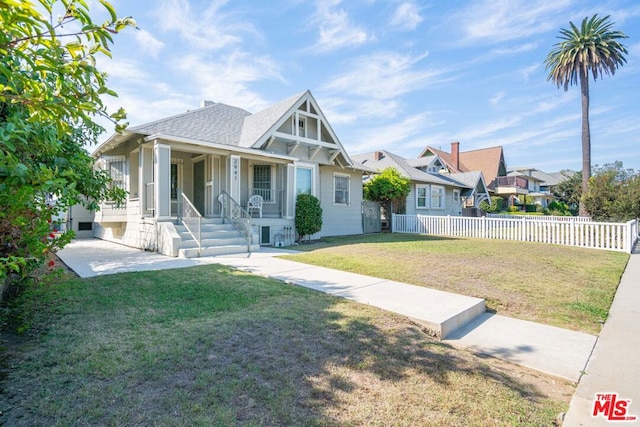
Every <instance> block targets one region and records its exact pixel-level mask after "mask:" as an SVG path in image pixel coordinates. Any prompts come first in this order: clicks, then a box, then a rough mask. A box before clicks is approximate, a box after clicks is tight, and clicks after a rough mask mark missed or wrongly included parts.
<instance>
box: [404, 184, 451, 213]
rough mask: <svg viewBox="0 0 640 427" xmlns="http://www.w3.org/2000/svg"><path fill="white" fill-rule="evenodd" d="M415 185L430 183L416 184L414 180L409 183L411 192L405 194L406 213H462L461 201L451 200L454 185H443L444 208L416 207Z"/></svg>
mask: <svg viewBox="0 0 640 427" xmlns="http://www.w3.org/2000/svg"><path fill="white" fill-rule="evenodd" d="M416 185H428V186H430V184H416V183H415V182H412V183H411V192H410V193H409V195H408V196H407V204H406V210H407V214H408V215H444V216H446V215H451V216H459V215H462V203H460V202H459V203H454V202H453V190H454V187H444V209H423V208H420V209H418V208H417V207H416ZM436 187H438V186H436ZM427 199H428V200H430V197H427Z"/></svg>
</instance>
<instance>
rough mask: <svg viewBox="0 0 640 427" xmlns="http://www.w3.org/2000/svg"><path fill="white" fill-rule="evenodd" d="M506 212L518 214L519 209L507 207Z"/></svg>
mask: <svg viewBox="0 0 640 427" xmlns="http://www.w3.org/2000/svg"><path fill="white" fill-rule="evenodd" d="M507 212H520V208H518V207H517V206H509V207H508V208H507Z"/></svg>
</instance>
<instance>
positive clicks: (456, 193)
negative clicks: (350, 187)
mask: <svg viewBox="0 0 640 427" xmlns="http://www.w3.org/2000/svg"><path fill="white" fill-rule="evenodd" d="M353 159H354V160H355V161H357V162H359V163H360V164H361V165H362V166H363V168H364V167H367V168H369V169H372V170H374V171H377V172H380V171H382V170H384V169H386V168H389V167H391V168H394V169H396V170H397V171H398V172H399V173H400V174H401V175H403V176H405V177H407V178H409V179H410V180H411V192H410V193H409V195H408V196H407V199H406V206H405V211H406V213H407V214H412V215H415V214H420V215H462V213H463V209H464V208H476V207H478V204H479V203H480V202H481V201H482V200H487V199H488V198H489V195H488V191H487V188H486V185H485V183H484V178H483V177H482V172H464V173H449V172H448V170H447V169H446V167H445V164H444V162H442V161H441V160H440V159H439V158H438V156H435V155H434V156H430V157H428V158H426V157H420V158H417V159H405V158H403V157H401V156H398V155H396V154H393V153H390V152H388V151H384V150H382V151H375V152H371V153H365V154H359V155H354V156H353ZM441 172H442V173H441Z"/></svg>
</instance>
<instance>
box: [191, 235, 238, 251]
mask: <svg viewBox="0 0 640 427" xmlns="http://www.w3.org/2000/svg"><path fill="white" fill-rule="evenodd" d="M232 245H238V246H241V245H244V246H245V247H246V246H247V241H246V240H245V238H244V237H239V236H237V235H236V237H226V238H222V239H202V242H201V245H200V246H202V247H203V248H205V247H213V246H232ZM180 247H181V248H185V249H186V248H197V247H198V243H197V242H196V241H195V240H193V239H183V240H182V245H181V246H180Z"/></svg>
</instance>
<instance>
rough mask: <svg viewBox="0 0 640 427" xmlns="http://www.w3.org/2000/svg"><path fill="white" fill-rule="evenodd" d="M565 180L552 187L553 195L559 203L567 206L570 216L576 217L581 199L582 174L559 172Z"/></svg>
mask: <svg viewBox="0 0 640 427" xmlns="http://www.w3.org/2000/svg"><path fill="white" fill-rule="evenodd" d="M561 173H562V174H563V175H565V176H568V178H567V179H565V180H564V181H561V182H560V183H559V184H558V185H556V186H554V187H553V195H554V196H555V198H556V199H558V201H559V202H560V203H564V204H566V205H567V206H568V208H569V211H570V212H571V214H572V215H578V206H579V205H580V198H581V197H582V172H571V171H561Z"/></svg>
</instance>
